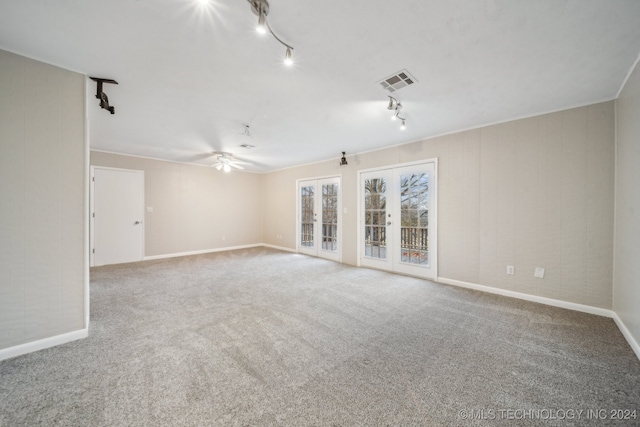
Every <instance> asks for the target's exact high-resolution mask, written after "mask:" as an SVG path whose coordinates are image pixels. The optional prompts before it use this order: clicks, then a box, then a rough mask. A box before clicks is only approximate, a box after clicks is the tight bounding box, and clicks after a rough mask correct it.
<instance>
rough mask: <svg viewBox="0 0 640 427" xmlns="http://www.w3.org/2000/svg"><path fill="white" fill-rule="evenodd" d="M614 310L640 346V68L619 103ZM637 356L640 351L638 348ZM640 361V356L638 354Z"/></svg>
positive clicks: (632, 75)
mask: <svg viewBox="0 0 640 427" xmlns="http://www.w3.org/2000/svg"><path fill="white" fill-rule="evenodd" d="M617 103H618V104H617V125H618V128H617V131H618V132H617V154H616V233H615V264H614V285H613V309H614V311H615V312H616V313H617V314H618V316H619V317H620V319H621V320H622V321H623V322H624V324H625V325H626V327H627V329H628V330H629V332H630V333H631V335H632V336H633V338H634V339H635V341H636V343H640V67H639V66H636V68H635V70H634V71H633V74H631V76H630V78H629V80H627V83H626V85H625V87H624V89H623V90H622V93H621V94H620V97H619V98H618V101H617ZM636 352H638V349H637V348H636ZM638 356H639V357H640V353H639V354H638Z"/></svg>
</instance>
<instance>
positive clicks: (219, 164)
mask: <svg viewBox="0 0 640 427" xmlns="http://www.w3.org/2000/svg"><path fill="white" fill-rule="evenodd" d="M211 166H213V167H215V168H216V169H218V170H220V169H222V163H214V164H212V165H211Z"/></svg>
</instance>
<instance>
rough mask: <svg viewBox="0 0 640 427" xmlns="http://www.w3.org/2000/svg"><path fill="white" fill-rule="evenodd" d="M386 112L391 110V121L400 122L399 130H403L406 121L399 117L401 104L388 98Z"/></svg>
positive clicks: (391, 97) (390, 97) (392, 98)
mask: <svg viewBox="0 0 640 427" xmlns="http://www.w3.org/2000/svg"><path fill="white" fill-rule="evenodd" d="M387 110H392V111H393V114H392V115H391V120H401V122H402V123H401V124H400V130H405V129H406V128H407V125H406V123H405V121H406V119H405V118H404V117H401V116H400V110H402V104H401V103H400V102H399V101H398V100H397V99H395V98H394V97H393V96H389V105H387Z"/></svg>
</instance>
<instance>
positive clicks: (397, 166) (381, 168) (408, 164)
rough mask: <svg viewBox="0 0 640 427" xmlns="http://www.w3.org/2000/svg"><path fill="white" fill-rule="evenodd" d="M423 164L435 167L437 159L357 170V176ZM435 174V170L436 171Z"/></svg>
mask: <svg viewBox="0 0 640 427" xmlns="http://www.w3.org/2000/svg"><path fill="white" fill-rule="evenodd" d="M425 163H435V164H436V165H437V164H438V158H437V157H432V158H430V159H422V160H414V161H412V162H405V163H394V164H391V165H385V166H376V167H375V168H369V169H359V170H358V175H360V174H363V173H367V172H377V171H384V170H388V169H397V168H403V167H405V166H417V165H423V164H425ZM436 172H437V169H436Z"/></svg>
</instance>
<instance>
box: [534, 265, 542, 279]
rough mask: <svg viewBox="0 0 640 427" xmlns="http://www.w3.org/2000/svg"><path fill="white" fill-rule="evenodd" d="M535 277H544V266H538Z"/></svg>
mask: <svg viewBox="0 0 640 427" xmlns="http://www.w3.org/2000/svg"><path fill="white" fill-rule="evenodd" d="M533 277H537V278H538V279H544V268H542V267H536V270H535V271H534V272H533Z"/></svg>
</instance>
